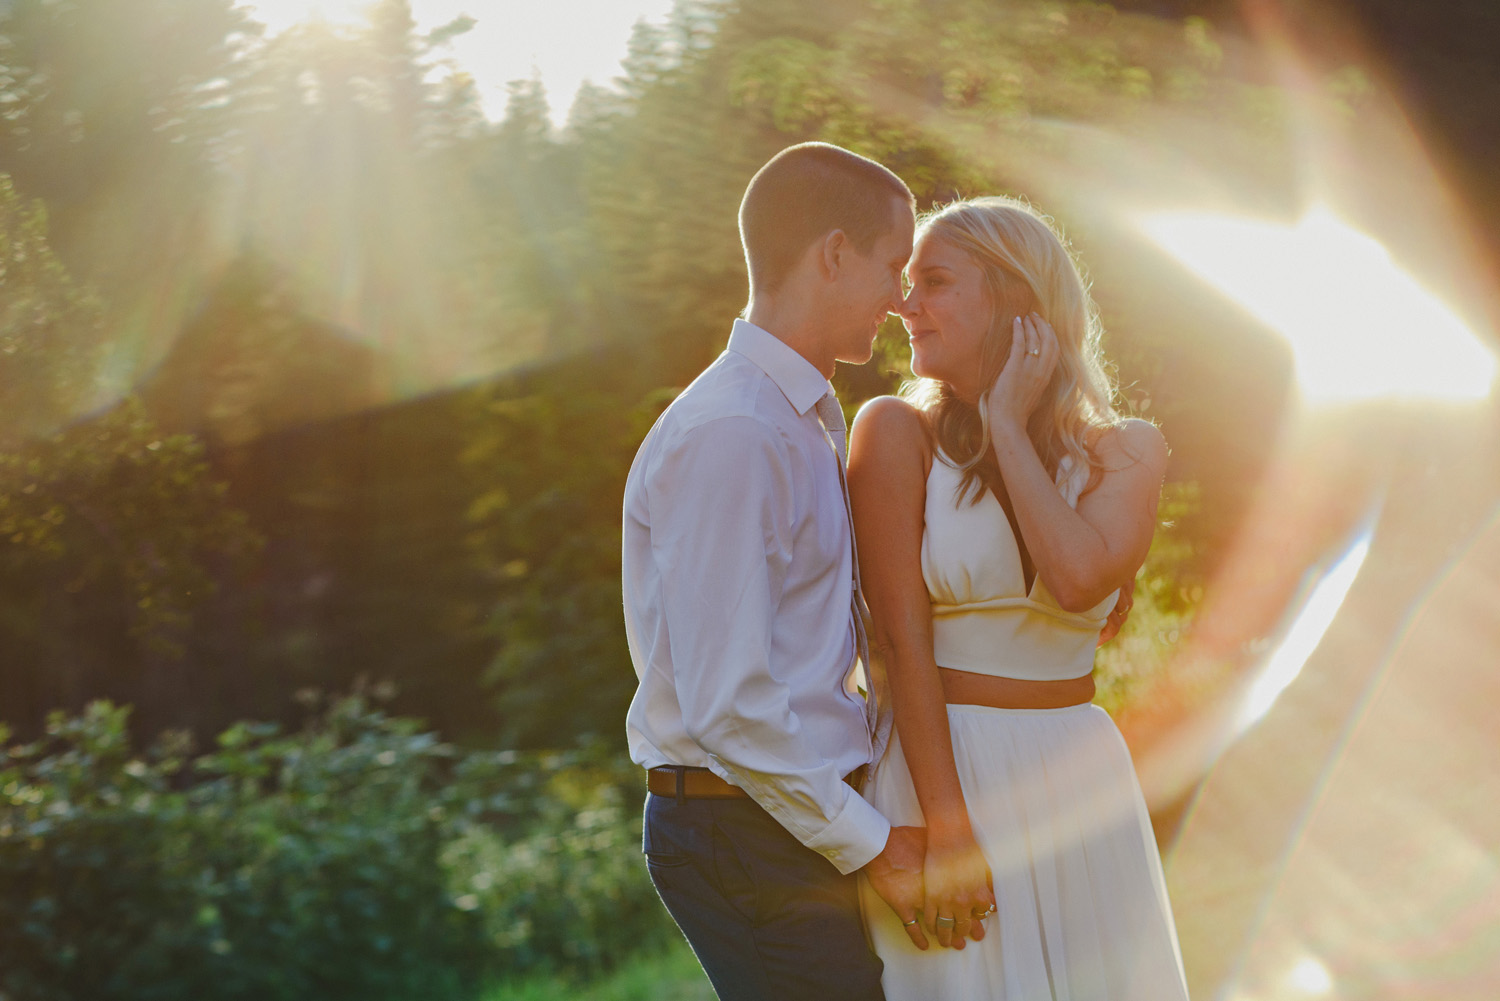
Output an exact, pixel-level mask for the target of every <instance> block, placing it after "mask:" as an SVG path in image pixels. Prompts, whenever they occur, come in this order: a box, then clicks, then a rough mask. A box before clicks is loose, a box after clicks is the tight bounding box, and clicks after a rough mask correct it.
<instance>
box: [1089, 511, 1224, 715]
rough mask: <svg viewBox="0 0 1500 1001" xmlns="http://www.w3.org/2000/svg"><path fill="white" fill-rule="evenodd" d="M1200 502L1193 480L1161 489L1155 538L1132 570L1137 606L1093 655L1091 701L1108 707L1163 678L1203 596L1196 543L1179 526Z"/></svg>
mask: <svg viewBox="0 0 1500 1001" xmlns="http://www.w3.org/2000/svg"><path fill="white" fill-rule="evenodd" d="M1201 503H1202V499H1201V491H1200V489H1199V487H1198V484H1197V483H1192V482H1186V483H1184V482H1169V483H1167V484H1166V486H1165V487H1164V488H1163V491H1162V500H1161V506H1160V508H1159V509H1158V511H1157V521H1158V527H1157V530H1156V537H1155V538H1154V539H1153V540H1152V542H1151V552H1150V553H1149V554H1147V556H1146V563H1145V565H1144V566H1142V567H1141V569H1140V571H1139V572H1138V573H1137V574H1136V583H1135V606H1134V607H1133V608H1132V609H1131V612H1130V617H1129V618H1128V619H1126V621H1125V626H1124V628H1123V629H1121V630H1120V633H1119V635H1118V636H1116V637H1115V638H1114V639H1113V640H1111V641H1110V642H1109V643H1106V644H1105V645H1104V646H1102V647H1100V648H1099V652H1098V654H1097V655H1096V657H1095V659H1094V680H1095V682H1096V684H1097V685H1098V695H1097V698H1096V699H1095V701H1096V702H1097V703H1098V704H1099V705H1101V706H1103V707H1104V708H1105V709H1108V710H1109V711H1110V712H1115V711H1117V710H1119V709H1122V708H1124V707H1125V706H1126V705H1128V704H1129V702H1130V700H1131V699H1132V698H1133V697H1134V696H1136V695H1137V694H1139V693H1140V692H1141V691H1142V690H1143V689H1144V686H1146V685H1147V684H1149V683H1150V682H1151V681H1153V680H1157V679H1159V678H1161V677H1162V673H1163V671H1164V669H1165V668H1166V666H1167V665H1168V664H1169V663H1171V660H1172V656H1173V654H1174V653H1175V652H1176V650H1177V644H1178V643H1179V641H1180V640H1181V639H1182V638H1183V637H1184V636H1185V635H1186V634H1187V630H1188V629H1189V627H1190V626H1191V624H1192V621H1193V613H1194V611H1195V610H1196V609H1197V606H1198V604H1199V602H1201V601H1202V600H1203V583H1202V579H1201V577H1200V576H1199V573H1198V571H1197V569H1196V555H1197V554H1196V553H1195V552H1194V549H1195V545H1194V542H1193V541H1192V538H1191V537H1190V536H1188V535H1186V534H1185V533H1184V531H1183V526H1184V522H1185V521H1187V520H1189V519H1191V518H1192V516H1193V515H1194V514H1196V513H1197V511H1198V509H1199V507H1200V505H1201Z"/></svg>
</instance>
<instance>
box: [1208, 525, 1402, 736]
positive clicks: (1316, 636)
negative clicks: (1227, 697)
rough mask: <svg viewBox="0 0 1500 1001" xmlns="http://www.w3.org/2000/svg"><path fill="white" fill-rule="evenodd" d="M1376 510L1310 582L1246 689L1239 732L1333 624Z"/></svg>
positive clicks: (1292, 676) (1365, 553) (1263, 708)
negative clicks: (1300, 603) (1294, 614)
mask: <svg viewBox="0 0 1500 1001" xmlns="http://www.w3.org/2000/svg"><path fill="white" fill-rule="evenodd" d="M1377 512H1378V509H1377V511H1372V512H1371V515H1370V517H1368V518H1367V519H1366V520H1365V523H1364V524H1363V525H1362V526H1361V528H1360V531H1359V534H1358V536H1356V538H1355V539H1354V541H1353V543H1351V544H1350V546H1349V548H1348V549H1347V550H1345V552H1344V554H1343V555H1342V556H1340V557H1339V559H1338V561H1337V562H1335V563H1334V564H1333V565H1332V566H1331V567H1329V568H1328V571H1327V572H1326V573H1324V574H1323V575H1322V577H1321V578H1319V579H1318V580H1317V583H1316V584H1314V585H1313V586H1312V590H1311V592H1310V593H1309V594H1308V597H1307V601H1306V602H1305V603H1304V604H1303V606H1302V609H1301V611H1299V612H1298V613H1297V617H1296V618H1295V619H1294V620H1293V621H1292V624H1291V627H1290V628H1289V629H1288V630H1287V632H1286V636H1285V638H1283V639H1282V641H1281V643H1280V644H1279V645H1278V646H1277V647H1276V652H1275V653H1273V654H1272V655H1271V658H1270V660H1268V661H1267V662H1266V665H1265V667H1264V668H1262V669H1261V671H1260V672H1259V674H1258V675H1257V677H1256V679H1255V681H1254V683H1252V684H1251V686H1250V689H1249V691H1248V692H1246V694H1245V698H1244V702H1243V703H1242V704H1241V706H1240V710H1239V714H1238V717H1237V719H1236V725H1235V729H1236V730H1237V731H1239V732H1243V731H1245V730H1247V729H1249V728H1250V727H1251V726H1254V725H1255V723H1256V721H1257V720H1259V719H1260V718H1261V717H1262V716H1264V715H1265V714H1266V713H1267V712H1269V711H1270V709H1271V706H1272V705H1273V704H1275V702H1276V699H1277V697H1278V696H1280V695H1281V693H1282V692H1284V691H1285V690H1286V688H1287V686H1288V685H1290V684H1291V683H1292V682H1293V681H1295V680H1296V679H1297V676H1298V675H1299V674H1301V673H1302V668H1303V666H1304V665H1305V664H1306V663H1307V661H1308V658H1310V657H1311V656H1312V654H1313V651H1314V650H1316V649H1317V648H1318V644H1319V643H1321V642H1322V641H1323V636H1324V635H1325V634H1326V633H1327V632H1328V627H1329V626H1331V625H1333V620H1334V618H1335V617H1336V616H1337V615H1338V612H1339V609H1340V608H1341V607H1343V604H1344V599H1345V598H1346V597H1347V596H1348V594H1349V589H1350V588H1351V587H1353V586H1354V579H1355V578H1356V577H1358V576H1359V571H1360V568H1361V567H1363V566H1364V564H1365V557H1367V556H1368V555H1369V554H1370V542H1371V540H1372V539H1373V538H1374V535H1375V515H1376V513H1377Z"/></svg>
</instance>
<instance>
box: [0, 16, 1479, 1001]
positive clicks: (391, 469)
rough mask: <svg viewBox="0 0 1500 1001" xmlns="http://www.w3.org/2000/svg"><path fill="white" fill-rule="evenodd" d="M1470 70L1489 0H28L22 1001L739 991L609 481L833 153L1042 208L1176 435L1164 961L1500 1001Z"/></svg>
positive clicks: (1146, 780)
mask: <svg viewBox="0 0 1500 1001" xmlns="http://www.w3.org/2000/svg"><path fill="white" fill-rule="evenodd" d="M1497 51H1500V7H1496V6H1495V5H1494V4H1493V3H1491V2H1490V0H1451V2H1448V3H1445V4H1440V5H1435V4H1420V3H1412V2H1406V0H1321V2H1314V0H1124V2H1120V3H1116V4H1114V5H1106V4H1099V3H1075V2H1052V0H824V2H818V3H810V2H806V3H804V2H794V0H677V2H676V3H675V4H674V3H670V2H668V0H637V2H631V0H618V2H598V0H596V2H593V3H590V2H586V0H569V2H562V0H557V2H553V3H547V4H540V3H533V4H520V3H510V2H507V0H467V2H459V0H377V2H373V3H370V2H359V0H321V2H309V0H261V2H258V3H254V4H250V3H245V4H241V5H238V6H236V5H235V4H234V2H233V0H134V2H132V3H128V4H122V3H118V2H114V0H0V414H3V415H4V420H3V422H0V721H3V724H0V745H3V746H0V929H3V932H0V1001H33V999H75V998H87V999H90V1001H99V999H108V998H153V999H168V998H171V999H175V998H197V999H201V998H241V997H244V998H250V997H254V998H257V999H279V998H288V999H291V998H296V999H306V998H343V997H349V998H360V999H375V998H379V999H385V998H389V999H406V998H418V997H421V998H448V997H451V998H455V999H465V1001H467V999H476V1001H513V999H520V998H533V999H539V998H551V997H570V998H579V997H582V998H598V999H603V998H615V999H625V998H682V999H688V998H704V997H708V996H710V995H709V993H708V988H707V985H706V982H705V981H704V979H703V977H702V975H701V973H699V972H698V971H697V968H696V966H695V965H694V963H693V960H692V958H691V955H690V954H689V953H687V952H686V949H685V946H683V945H682V943H681V941H680V939H679V938H678V937H677V936H676V933H675V930H674V929H673V928H672V927H671V925H670V922H669V920H668V919H667V917H666V915H665V912H664V911H663V910H662V909H661V907H660V905H659V904H658V903H657V902H656V900H655V897H654V894H653V893H652V891H651V888H650V885H649V882H648V881H647V878H646V874H645V868H644V865H643V863H642V861H641V859H640V856H639V808H640V803H641V799H642V797H643V795H644V790H643V788H642V783H641V782H640V776H639V774H638V773H637V771H636V770H635V769H634V768H633V767H632V766H631V765H630V764H629V762H628V761H627V760H625V758H624V740H623V717H624V709H625V706H626V704H627V702H628V700H629V697H630V695H631V693H632V692H633V690H634V685H635V677H634V674H633V672H632V670H631V666H630V662H629V658H628V656H627V653H626V650H625V643H624V635H623V623H622V620H621V613H620V592H619V546H620V535H619V503H620V495H621V490H622V487H623V483H624V476H625V472H626V470H627V469H628V466H629V463H630V460H631V458H632V456H633V454H634V450H635V447H636V445H637V444H638V443H639V441H640V439H641V437H642V436H643V435H644V433H645V431H646V430H647V428H649V426H650V424H651V422H652V420H654V418H655V416H656V415H657V414H658V413H659V412H660V411H661V409H662V408H663V407H664V406H665V405H666V403H667V402H668V401H669V400H670V399H671V398H672V396H673V394H674V393H675V392H676V391H677V389H679V388H681V387H682V386H684V385H686V383H687V382H688V381H690V380H691V379H692V377H693V376H694V375H695V374H696V373H697V372H698V371H700V370H701V369H702V368H703V367H704V366H705V365H706V364H708V363H709V362H710V361H711V360H712V359H713V357H714V356H715V355H716V354H717V353H718V352H719V351H720V350H721V349H722V347H723V345H724V343H725V340H726V338H727V335H728V330H729V326H730V323H731V321H732V319H733V317H734V316H735V314H736V313H737V312H738V311H739V310H740V308H741V307H742V306H743V305H744V299H745V273H744V265H743V261H742V259H741V256H740V251H739V244H738V239H737V234H736V230H735V212H736V208H737V205H738V201H739V198H740V195H741V194H742V192H743V189H744V186H745V184H746V182H747V181H748V179H749V177H750V176H751V174H752V173H753V172H754V171H755V169H756V168H757V167H758V166H759V165H760V164H761V163H762V162H764V161H765V159H767V158H768V157H769V156H770V155H771V154H772V153H774V152H776V151H777V150H779V149H780V148H782V147H784V146H786V145H789V144H791V143H794V142H800V141H803V140H808V139H821V140H826V141H830V142H834V143H838V144H840V145H844V146H846V147H849V148H851V149H854V150H856V151H858V152H861V153H864V154H866V155H868V156H871V157H874V158H876V159H878V160H880V161H881V162H883V163H885V164H887V165H888V166H890V167H891V168H892V169H893V170H895V171H896V172H897V173H898V174H900V175H901V176H902V177H903V178H904V179H905V180H906V181H907V182H908V184H909V185H910V186H911V187H912V189H913V191H914V192H915V193H916V194H917V197H918V199H919V202H920V204H921V207H923V208H926V207H928V206H930V205H932V204H935V203H940V202H942V201H945V200H948V199H952V198H954V197H958V196H963V195H973V194H983V193H994V192H1004V193H1013V194H1022V195H1025V196H1027V197H1028V198H1030V199H1031V200H1032V201H1033V202H1034V203H1035V204H1037V205H1038V206H1039V207H1041V208H1043V209H1044V210H1045V211H1047V212H1049V213H1051V214H1052V215H1053V216H1054V217H1055V218H1056V219H1057V220H1058V222H1059V223H1060V225H1061V226H1062V227H1063V228H1064V230H1065V231H1066V232H1067V234H1068V236H1069V237H1070V239H1071V241H1072V243H1073V246H1074V248H1075V249H1076V250H1077V252H1078V253H1079V255H1080V256H1081V258H1082V260H1083V261H1084V263H1085V264H1086V266H1087V268H1088V270H1089V273H1090V276H1091V279H1092V284H1093V291H1094V296H1095V298H1096V299H1097V301H1098V303H1099V305H1100V307H1101V310H1102V313H1103V317H1104V321H1105V326H1106V329H1107V339H1106V348H1107V350H1108V352H1109V355H1110V357H1111V359H1112V361H1113V362H1114V364H1115V365H1116V367H1117V374H1118V377H1119V381H1120V384H1121V387H1122V406H1123V408H1124V409H1126V410H1128V411H1129V412H1132V413H1134V414H1137V415H1140V416H1144V417H1147V418H1149V419H1152V420H1154V421H1156V422H1157V423H1158V424H1159V425H1160V426H1161V428H1162V429H1163V431H1164V433H1165V434H1166V437H1167V439H1168V441H1169V442H1170V443H1171V445H1172V448H1173V456H1172V462H1171V466H1170V469H1169V474H1168V483H1167V485H1166V492H1165V495H1164V502H1163V506H1162V521H1163V523H1162V526H1161V528H1160V530H1159V532H1158V536H1157V539H1156V543H1155V545H1154V546H1153V549H1152V554H1151V557H1150V559H1149V561H1148V563H1147V565H1146V567H1145V568H1144V569H1143V571H1142V573H1141V575H1140V577H1139V579H1138V582H1137V602H1136V607H1135V611H1134V613H1133V614H1132V617H1131V619H1130V621H1129V623H1128V625H1127V627H1126V630H1125V631H1124V633H1123V634H1122V635H1121V636H1120V638H1119V639H1117V640H1116V641H1115V642H1114V643H1112V644H1110V645H1109V646H1107V647H1105V648H1104V649H1103V650H1102V651H1101V654H1100V658H1099V665H1098V677H1099V682H1100V696H1099V701H1100V703H1101V704H1102V705H1104V706H1105V707H1106V708H1107V709H1109V710H1110V711H1111V713H1112V714H1113V715H1114V716H1115V718H1116V720H1117V721H1118V722H1119V724H1120V726H1121V728H1122V730H1123V731H1124V732H1125V734H1126V737H1127V740H1128V741H1129V743H1130V745H1131V748H1132V752H1133V753H1134V755H1135V758H1136V763H1137V767H1138V771H1139V773H1140V775H1141V779H1142V783H1143V786H1144V788H1145V790H1146V793H1147V797H1148V800H1149V802H1150V804H1151V807H1152V812H1153V817H1154V819H1155V822H1156V828H1157V835H1158V840H1159V841H1160V843H1161V845H1162V848H1163V851H1164V855H1165V858H1166V862H1167V873H1168V881H1169V884H1170V889H1171V892H1172V896H1173V901H1174V906H1175V908H1176V915H1177V922H1178V930H1179V934H1180V937H1181V941H1182V948H1183V960H1184V964H1185V967H1186V970H1187V974H1188V979H1189V983H1190V987H1191V989H1192V991H1193V995H1194V996H1195V997H1198V998H1217V999H1224V1001H1265V999H1281V998H1288V999H1296V998H1349V999H1355V998H1358V999H1386V998H1391V999H1394V998H1402V999H1410V998H1432V999H1443V1001H1469V999H1472V1001H1492V999H1494V998H1495V997H1500V807H1497V806H1496V803H1497V802H1500V769H1497V761H1500V755H1497V748H1496V739H1495V737H1494V734H1495V732H1496V728H1495V726H1494V724H1493V722H1488V721H1489V720H1490V719H1491V717H1492V716H1493V714H1494V712H1495V709H1496V707H1497V706H1500V673H1497V672H1496V671H1494V669H1493V668H1494V666H1495V665H1496V663H1497V661H1500V394H1497V391H1496V386H1495V383H1496V358H1497V351H1500V336H1497V322H1500V288H1497V275H1500V63H1497V62H1496V60H1495V58H1494V54H1495V53H1496V52H1497ZM906 358H907V356H906V349H905V336H904V333H903V332H902V331H901V329H900V325H899V323H896V322H894V321H892V322H889V323H888V324H887V326H886V327H885V328H884V329H883V331H882V334H881V339H880V340H879V342H878V343H877V352H876V358H875V359H874V360H873V361H872V362H871V363H869V364H867V365H864V366H859V367H845V368H841V369H840V371H839V373H838V375H837V377H836V379H835V382H836V384H837V385H838V387H839V389H840V395H841V398H842V399H843V401H844V403H845V405H846V407H848V408H849V410H850V412H851V413H852V412H853V410H854V409H855V408H857V406H858V405H859V403H860V402H862V401H863V400H864V399H867V398H869V397H871V396H874V395H878V394H881V393H886V392H891V391H893V390H894V389H895V388H896V387H897V386H898V385H899V384H900V382H901V381H902V379H903V378H905V377H907V376H908V375H909V371H908V369H907V368H906Z"/></svg>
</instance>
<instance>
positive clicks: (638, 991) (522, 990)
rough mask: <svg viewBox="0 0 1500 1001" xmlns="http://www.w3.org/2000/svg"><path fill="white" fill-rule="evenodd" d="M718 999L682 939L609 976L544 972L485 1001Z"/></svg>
mask: <svg viewBox="0 0 1500 1001" xmlns="http://www.w3.org/2000/svg"><path fill="white" fill-rule="evenodd" d="M564 999H566V1001H714V992H713V989H712V988H711V987H709V985H708V978H706V977H705V976H704V975H703V970H702V969H700V968H699V966H698V960H697V959H695V958H693V953H692V950H690V949H689V948H688V946H687V943H686V942H684V941H682V940H681V939H678V940H677V941H676V942H674V943H673V944H672V945H671V946H670V947H669V948H667V949H666V950H665V951H663V952H659V953H651V954H648V955H645V956H639V957H637V958H635V959H632V960H631V961H630V962H628V963H626V964H625V965H624V966H622V967H620V968H619V969H618V970H616V971H615V972H614V973H612V974H610V975H609V976H608V977H605V978H604V979H603V980H596V981H593V982H590V983H578V982H577V981H575V980H572V979H569V978H568V977H566V976H557V975H550V976H539V977H531V978H528V979H526V980H518V981H514V982H511V983H507V984H500V985H498V986H496V987H494V988H493V989H491V990H490V991H489V993H487V994H484V995H482V997H481V1001H564Z"/></svg>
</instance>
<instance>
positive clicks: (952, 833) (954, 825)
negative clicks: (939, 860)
mask: <svg viewBox="0 0 1500 1001" xmlns="http://www.w3.org/2000/svg"><path fill="white" fill-rule="evenodd" d="M973 842H974V829H973V828H972V827H970V826H969V818H968V816H967V815H965V816H963V817H949V818H945V819H940V820H937V821H933V822H929V823H928V825H927V849H928V851H932V850H933V849H934V848H936V849H939V850H941V849H944V848H959V847H967V846H968V845H970V844H973Z"/></svg>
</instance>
